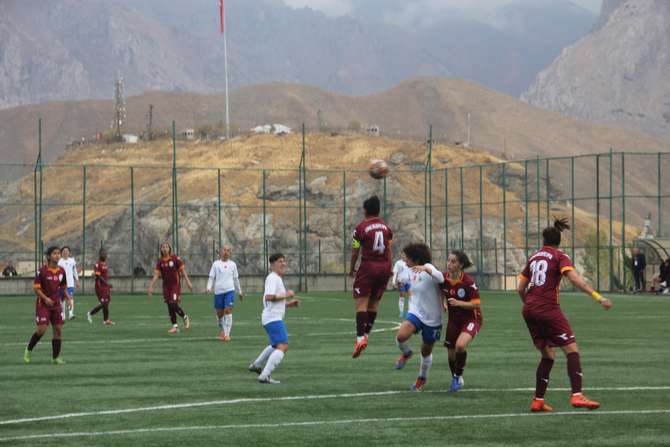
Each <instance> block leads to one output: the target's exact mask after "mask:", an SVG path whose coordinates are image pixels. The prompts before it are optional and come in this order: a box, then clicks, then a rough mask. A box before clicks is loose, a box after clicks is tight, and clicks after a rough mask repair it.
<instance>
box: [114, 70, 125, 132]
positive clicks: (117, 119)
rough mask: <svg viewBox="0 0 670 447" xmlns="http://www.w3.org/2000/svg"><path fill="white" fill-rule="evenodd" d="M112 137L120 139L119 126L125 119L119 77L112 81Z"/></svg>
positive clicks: (121, 82)
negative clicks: (113, 101)
mask: <svg viewBox="0 0 670 447" xmlns="http://www.w3.org/2000/svg"><path fill="white" fill-rule="evenodd" d="M114 100H115V104H114V123H113V124H112V128H113V129H114V139H115V140H116V141H121V140H122V134H121V128H122V127H123V124H124V123H125V121H126V100H125V99H124V97H123V78H119V79H117V80H116V82H115V83H114Z"/></svg>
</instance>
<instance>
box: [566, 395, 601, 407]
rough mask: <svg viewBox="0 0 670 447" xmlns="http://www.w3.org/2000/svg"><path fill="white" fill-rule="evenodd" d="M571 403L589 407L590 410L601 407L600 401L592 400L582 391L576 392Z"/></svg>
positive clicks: (575, 405)
mask: <svg viewBox="0 0 670 447" xmlns="http://www.w3.org/2000/svg"><path fill="white" fill-rule="evenodd" d="M570 405H572V406H573V407H575V408H588V409H589V410H595V409H596V408H598V407H600V402H596V401H595V400H590V399H588V398H587V397H586V396H584V395H583V394H582V393H575V394H573V395H572V396H571V397H570Z"/></svg>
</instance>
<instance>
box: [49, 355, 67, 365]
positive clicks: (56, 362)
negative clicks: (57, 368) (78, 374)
mask: <svg viewBox="0 0 670 447" xmlns="http://www.w3.org/2000/svg"><path fill="white" fill-rule="evenodd" d="M51 363H53V364H54V365H65V360H63V359H62V358H60V357H56V358H55V359H52V360H51Z"/></svg>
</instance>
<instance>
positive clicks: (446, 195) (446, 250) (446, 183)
mask: <svg viewBox="0 0 670 447" xmlns="http://www.w3.org/2000/svg"><path fill="white" fill-rule="evenodd" d="M448 258H449V169H448V168H444V259H445V265H446V260H447V259H448Z"/></svg>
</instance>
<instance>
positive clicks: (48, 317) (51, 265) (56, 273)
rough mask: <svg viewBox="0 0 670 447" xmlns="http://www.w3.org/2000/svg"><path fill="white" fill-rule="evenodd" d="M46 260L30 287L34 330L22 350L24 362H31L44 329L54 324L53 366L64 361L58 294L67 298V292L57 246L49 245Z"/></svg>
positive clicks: (61, 319)
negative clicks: (35, 324)
mask: <svg viewBox="0 0 670 447" xmlns="http://www.w3.org/2000/svg"><path fill="white" fill-rule="evenodd" d="M46 257H47V263H46V264H45V265H43V266H42V267H41V268H40V270H39V271H38V272H37V275H36V276H35V281H34V284H33V288H34V290H35V295H37V300H36V301H35V321H36V322H37V330H36V331H35V333H34V334H33V336H32V337H30V342H28V347H26V350H25V352H24V353H23V361H24V362H25V363H30V354H31V353H32V351H33V348H34V347H35V345H36V344H37V342H39V341H40V339H41V338H42V336H43V335H44V333H45V332H46V330H47V327H48V326H49V323H51V325H52V327H53V337H52V339H51V349H52V362H53V364H54V365H62V364H64V363H65V362H64V361H63V359H61V358H60V349H61V331H62V329H63V315H62V310H63V309H62V307H61V294H64V295H65V297H66V299H70V298H71V297H70V295H69V292H68V291H67V281H66V279H65V270H63V269H62V268H61V267H59V266H58V261H59V260H60V249H59V248H58V247H49V248H48V249H47V251H46Z"/></svg>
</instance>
